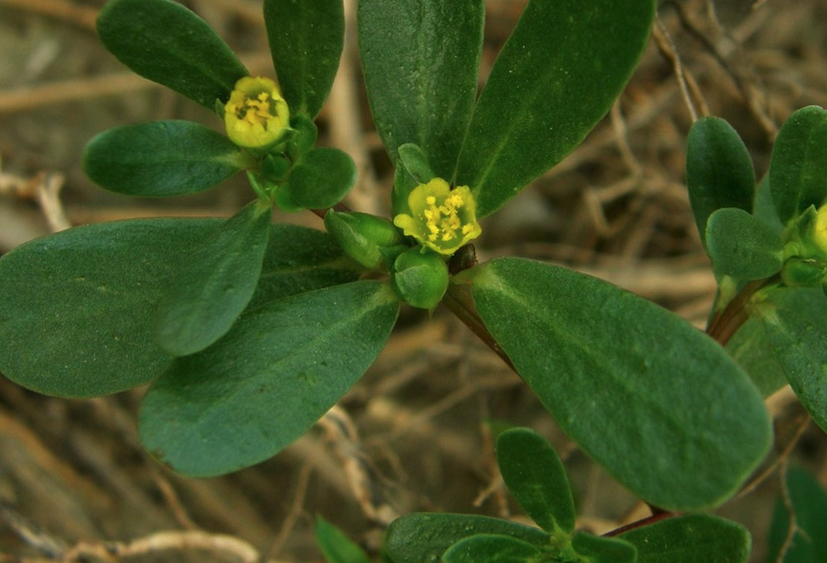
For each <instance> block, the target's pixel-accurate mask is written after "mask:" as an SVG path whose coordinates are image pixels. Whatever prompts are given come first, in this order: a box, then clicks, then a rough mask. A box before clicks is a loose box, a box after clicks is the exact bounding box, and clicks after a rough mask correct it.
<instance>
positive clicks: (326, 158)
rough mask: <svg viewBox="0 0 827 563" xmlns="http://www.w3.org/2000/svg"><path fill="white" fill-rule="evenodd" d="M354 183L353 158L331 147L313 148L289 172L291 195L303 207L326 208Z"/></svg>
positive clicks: (354, 167) (287, 187) (289, 190)
mask: <svg viewBox="0 0 827 563" xmlns="http://www.w3.org/2000/svg"><path fill="white" fill-rule="evenodd" d="M355 183H356V164H354V162H353V159H352V158H350V156H348V155H347V153H344V152H342V151H340V150H339V149H334V148H321V149H313V150H311V151H310V152H308V153H306V154H305V155H304V156H303V157H302V158H301V160H299V162H298V163H297V164H296V165H294V166H293V169H292V170H291V172H290V180H289V183H288V185H286V186H283V187H282V188H281V189H284V190H287V191H288V192H289V194H290V199H292V201H294V202H295V203H296V204H297V205H299V206H301V207H304V208H306V209H325V208H328V207H333V206H334V205H336V204H337V203H339V202H340V201H341V200H342V198H343V197H345V194H347V192H348V191H349V190H350V188H352V187H353V185H354V184H355Z"/></svg>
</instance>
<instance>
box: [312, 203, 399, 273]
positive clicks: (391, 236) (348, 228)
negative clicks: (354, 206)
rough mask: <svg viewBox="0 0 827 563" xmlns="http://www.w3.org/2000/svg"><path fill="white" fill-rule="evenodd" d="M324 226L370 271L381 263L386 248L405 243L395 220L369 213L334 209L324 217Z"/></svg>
mask: <svg viewBox="0 0 827 563" xmlns="http://www.w3.org/2000/svg"><path fill="white" fill-rule="evenodd" d="M324 226H325V228H326V229H327V232H328V233H330V234H331V236H333V238H334V239H336V242H338V243H339V246H341V247H342V250H344V251H345V254H347V255H348V256H350V257H351V258H353V259H354V260H356V261H357V262H358V263H359V264H361V265H362V266H364V267H365V268H368V269H371V270H372V269H374V268H378V267H379V266H380V265H381V264H382V261H383V255H382V249H383V248H387V247H391V246H396V245H398V244H399V243H401V242H402V234H401V233H400V232H399V230H398V229H397V228H396V227H394V226H393V223H391V222H390V221H388V220H387V219H383V218H382V217H377V216H375V215H369V214H367V213H358V212H355V211H351V212H347V213H340V212H337V211H333V210H332V209H331V210H330V211H328V212H327V213H326V214H325V216H324Z"/></svg>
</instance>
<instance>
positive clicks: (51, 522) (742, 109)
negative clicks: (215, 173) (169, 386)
mask: <svg viewBox="0 0 827 563" xmlns="http://www.w3.org/2000/svg"><path fill="white" fill-rule="evenodd" d="M103 3H104V2H103V0H0V157H2V172H0V253H2V252H7V251H9V250H10V249H12V248H13V247H15V246H16V245H18V244H20V243H21V242H23V241H25V240H28V239H30V238H33V237H35V236H39V235H43V234H47V233H49V232H52V231H55V230H58V229H61V228H65V227H67V226H70V225H79V224H84V223H92V222H101V221H109V220H114V219H121V218H127V217H142V216H159V215H174V216H180V215H210V216H229V215H231V214H232V213H234V212H235V211H236V210H237V209H239V208H240V206H242V205H243V204H244V203H246V202H247V201H249V200H251V199H252V198H253V197H254V195H253V193H252V191H251V190H250V189H249V188H248V187H246V186H245V185H244V184H243V183H241V182H236V183H233V182H230V183H228V184H227V185H225V186H223V187H222V188H220V189H217V190H213V191H210V192H207V193H205V194H200V195H196V196H189V197H182V198H174V199H171V200H138V199H134V198H127V197H123V196H120V195H116V194H112V193H109V192H104V191H102V190H101V189H99V188H97V187H96V186H94V185H93V184H92V183H91V182H90V181H89V180H88V179H87V178H85V177H84V175H83V173H82V171H81V169H80V155H81V151H82V149H83V146H84V144H85V143H86V142H87V141H88V140H89V139H90V138H91V137H92V136H93V135H95V134H96V133H98V132H100V131H102V130H104V129H107V128H109V127H113V126H116V125H123V124H128V123H137V122H142V121H148V120H154V119H169V118H176V119H191V120H196V121H202V122H204V123H206V124H211V125H216V120H215V119H214V116H212V115H209V114H208V112H206V111H205V110H204V109H203V108H200V107H199V106H197V105H196V104H194V103H192V102H190V101H188V100H186V99H184V98H182V97H181V96H178V95H177V94H174V93H171V92H169V91H167V90H165V89H163V88H161V87H158V86H156V85H153V84H151V83H148V82H146V81H144V80H143V79H141V78H138V77H135V76H134V75H132V74H131V73H130V72H129V71H128V70H127V69H126V68H124V67H123V66H122V65H120V64H119V63H118V62H117V61H116V60H115V59H114V58H113V57H112V56H110V55H109V54H108V53H106V51H104V49H103V48H102V47H101V46H100V44H99V43H98V41H97V39H96V36H95V34H94V31H93V29H94V18H95V14H96V12H97V10H98V9H99V8H100V6H101V5H102V4H103ZM186 4H187V5H189V6H190V7H192V8H193V9H194V10H195V11H197V12H198V13H199V14H201V15H202V16H203V17H204V18H205V19H207V21H208V22H209V23H210V24H211V25H212V26H214V27H215V28H216V29H217V30H218V32H219V33H220V34H221V35H222V37H224V38H225V39H226V40H227V42H228V43H229V44H230V45H231V46H232V47H233V48H234V49H235V50H236V51H237V52H238V53H240V54H241V55H242V58H243V60H244V62H245V63H246V64H247V66H248V68H249V69H250V70H251V72H252V73H254V74H266V75H267V74H272V67H271V63H270V60H269V52H268V48H267V45H266V40H265V35H264V27H263V19H262V17H261V15H260V2H259V1H257V0H190V1H188V2H186ZM345 4H346V6H347V12H348V14H349V17H350V21H349V23H350V24H354V21H353V19H354V18H353V16H354V13H355V10H354V4H355V0H346V2H345ZM524 5H525V0H489V1H488V2H487V9H488V19H487V27H486V44H485V45H486V48H485V55H484V60H483V65H482V73H481V75H482V80H484V77H485V76H486V74H487V71H488V69H490V66H491V64H492V62H493V60H494V57H495V55H496V53H497V51H498V49H499V48H500V46H501V45H502V43H503V41H504V40H505V38H506V37H507V35H508V33H509V31H510V29H511V28H512V26H513V25H514V22H515V21H516V18H517V17H518V16H519V14H520V12H521V10H522V8H523V6H524ZM352 31H353V29H352V25H351V29H350V30H349V41H348V47H347V50H346V54H345V57H344V60H343V66H342V68H341V70H340V73H339V76H338V78H337V82H336V85H335V86H334V90H333V94H332V95H331V98H330V100H329V102H328V104H327V106H326V108H325V110H324V111H323V113H322V115H321V118H320V122H319V124H320V131H321V137H320V140H321V142H322V143H323V144H327V145H331V146H337V147H339V148H341V149H343V150H345V151H347V152H348V153H349V154H350V155H351V156H352V157H353V158H354V159H355V161H356V162H357V164H358V166H359V168H360V181H359V184H358V186H357V188H356V189H355V190H354V192H353V193H352V194H351V195H350V196H349V197H348V200H346V203H347V204H348V205H349V206H350V207H351V208H353V209H357V210H362V211H370V212H376V213H381V214H387V210H388V193H389V186H390V183H391V172H392V171H391V169H390V164H389V162H388V159H387V156H386V155H385V152H384V149H383V147H382V145H381V143H380V141H379V138H378V136H377V134H376V132H375V130H374V128H373V126H372V124H371V120H370V115H369V113H368V110H367V104H366V99H365V92H364V87H363V84H362V81H361V77H360V74H359V72H360V71H359V63H358V57H357V55H356V50H355V48H356V46H355V36H354V34H353V33H351V32H352ZM809 104H818V105H821V106H827V2H824V0H798V1H796V2H781V1H779V0H766V1H765V0H757V1H755V2H751V1H750V0H718V1H716V2H708V1H706V0H686V1H683V2H667V1H664V2H661V3H660V6H659V19H658V21H657V22H656V27H655V33H654V34H653V38H652V39H651V40H650V44H649V47H648V50H647V52H646V54H645V56H644V58H643V61H642V63H641V65H640V67H639V68H638V70H637V72H636V73H635V75H634V77H633V79H632V80H631V82H630V84H629V85H628V87H627V89H626V91H625V92H624V94H623V95H622V96H621V98H620V100H619V103H618V104H616V105H615V107H614V109H613V111H612V112H611V114H610V115H609V116H607V117H606V118H605V119H604V120H603V122H602V123H601V124H600V125H599V126H598V127H597V128H596V130H595V131H594V132H593V133H592V134H591V135H590V136H589V137H588V139H587V141H586V142H585V143H584V144H583V145H582V146H581V147H580V148H579V149H578V150H576V151H575V152H574V153H573V154H572V155H571V156H569V157H568V159H566V160H565V161H564V162H563V163H562V164H560V165H559V166H557V167H556V168H555V169H554V170H552V171H551V172H550V173H548V174H546V175H545V176H544V177H542V178H541V179H539V180H538V181H537V182H536V183H535V185H533V186H531V187H530V188H528V189H526V190H525V191H524V192H523V193H522V194H521V195H520V196H519V197H517V198H515V199H514V200H513V201H512V202H511V203H510V204H509V205H508V206H507V207H506V208H505V209H504V210H503V211H502V212H500V213H498V214H496V215H495V216H494V217H491V218H490V219H488V220H487V222H486V223H485V224H484V225H483V232H484V234H483V237H482V239H481V240H480V241H479V244H478V245H477V247H478V254H479V255H480V257H481V259H483V260H484V259H487V258H491V257H495V256H502V255H515V256H525V257H531V258H536V259H542V260H548V261H552V262H555V263H559V264H564V265H567V266H570V267H572V268H575V269H578V270H580V271H584V272H588V273H591V274H594V275H597V276H600V277H603V278H605V279H608V280H609V281H612V282H613V283H616V284H618V285H620V286H622V287H625V288H628V289H630V290H632V291H634V292H636V293H639V294H641V295H643V296H645V297H647V298H649V299H652V300H654V301H656V302H658V303H660V304H662V305H664V306H666V307H668V308H670V309H671V310H673V311H675V312H677V313H678V314H680V315H682V316H683V317H685V318H687V319H688V320H689V321H691V322H693V323H694V324H696V325H698V326H702V325H703V323H704V320H705V318H706V315H707V313H708V311H709V307H710V304H711V302H712V299H713V296H714V292H715V283H714V280H713V278H712V275H711V273H710V268H709V263H708V261H707V259H706V258H705V256H704V254H703V252H702V249H701V246H700V243H699V240H698V236H697V234H696V233H695V230H694V229H695V227H694V221H693V219H692V214H691V210H690V208H689V204H688V199H687V195H686V189H685V187H684V172H683V163H684V158H685V149H684V147H685V140H686V135H687V131H688V129H689V127H690V125H691V123H692V120H693V118H694V117H695V116H697V115H704V114H711V115H717V116H721V117H724V118H725V119H727V120H728V121H729V122H730V123H732V124H733V126H734V127H735V128H736V129H737V130H738V131H739V132H740V134H741V135H742V137H743V138H744V140H745V142H746V144H747V146H748V148H749V150H750V152H751V154H752V156H753V159H754V162H755V168H756V173H757V175H758V176H759V177H760V176H761V175H763V174H764V173H765V172H766V169H767V165H768V162H769V156H770V150H771V147H772V141H773V138H774V136H775V135H776V133H777V131H778V128H779V126H780V125H781V123H783V121H784V120H785V119H786V118H787V116H788V115H789V114H790V113H791V112H792V111H794V110H795V109H797V108H800V107H803V106H805V105H809ZM61 188H62V189H61ZM276 220H279V221H289V222H294V223H300V224H303V225H307V226H312V227H315V228H321V227H322V225H321V223H320V221H319V220H318V218H316V217H315V216H314V215H312V214H310V213H306V214H300V215H288V216H283V217H282V216H278V217H276ZM0 283H2V280H0ZM0 345H2V344H0ZM44 345H47V343H44ZM142 392H143V390H136V391H133V392H129V393H123V394H119V395H116V396H111V397H106V398H100V399H92V400H64V399H53V398H48V397H43V396H40V395H37V394H34V393H31V392H28V391H26V390H24V389H22V388H20V387H18V386H16V385H14V384H12V383H10V382H9V381H7V380H5V379H2V378H0V563H5V562H12V561H31V562H34V561H51V560H63V561H67V562H68V561H81V560H82V561H107V560H124V561H126V560H128V561H130V562H131V561H134V562H141V563H144V562H156V561H157V562H162V561H193V562H207V563H209V562H218V561H228V562H229V561H250V562H252V561H283V562H288V561H289V562H304V561H320V560H321V556H320V553H319V551H318V550H317V548H316V547H315V543H314V538H313V534H312V530H313V521H314V517H315V516H316V515H321V516H324V517H325V518H326V519H327V520H329V521H331V522H332V523H334V524H335V525H337V526H339V527H341V528H342V529H343V530H345V531H346V532H347V533H348V535H349V536H350V537H351V538H353V539H355V540H357V541H359V542H360V543H361V544H362V545H363V546H364V547H365V548H366V549H368V550H372V551H374V552H375V550H376V549H377V546H378V545H379V540H380V536H381V531H382V529H383V526H384V525H385V524H387V522H388V521H390V520H391V519H393V518H394V517H396V516H398V515H402V514H406V513H409V512H411V511H415V510H430V511H452V512H470V513H481V514H492V515H499V516H508V515H514V514H513V513H514V512H518V511H517V510H516V509H515V507H514V506H513V504H510V503H509V500H508V498H507V497H506V496H505V494H504V491H503V489H502V484H501V482H500V480H499V479H498V476H497V474H496V465H495V463H494V459H493V456H492V448H491V443H490V436H489V434H488V432H487V430H486V424H485V423H486V421H488V420H490V419H502V420H506V421H508V422H510V423H515V424H522V425H527V426H530V427H532V428H534V429H536V430H538V431H540V432H542V433H543V434H545V435H546V436H548V437H549V438H550V439H552V441H553V443H554V445H555V446H556V447H557V448H558V451H559V452H560V453H561V455H563V456H564V458H565V460H566V464H567V467H568V469H569V472H570V475H571V479H572V481H573V484H574V487H575V490H576V497H577V504H578V511H579V514H580V521H579V525H580V526H582V527H584V528H588V529H590V530H593V531H595V532H603V531H606V530H609V529H612V528H615V527H617V526H619V525H621V524H623V523H626V522H629V521H632V520H635V519H638V518H640V517H642V516H645V515H646V514H647V512H646V508H645V507H644V506H641V505H640V504H639V503H638V502H637V501H636V499H635V498H634V497H633V496H632V495H631V494H629V493H628V492H626V491H625V490H624V489H623V488H622V487H620V486H619V485H618V484H617V483H615V482H614V481H613V480H612V479H611V478H610V477H609V476H607V475H606V474H605V473H604V472H603V470H601V469H600V468H599V467H598V466H596V465H595V464H594V463H592V462H591V461H590V460H588V458H586V457H585V455H584V454H582V453H581V452H579V451H578V450H577V448H576V447H575V446H574V445H573V444H572V443H571V442H570V441H568V440H567V438H566V437H565V436H564V435H562V434H561V433H560V431H559V430H558V429H557V428H556V427H555V425H554V422H553V420H551V418H550V416H549V415H548V414H547V413H546V412H545V411H544V410H543V409H542V408H541V407H540V405H539V404H538V402H537V401H536V399H535V398H534V397H533V396H532V394H531V393H530V392H529V391H528V389H527V388H526V387H525V386H524V385H523V384H522V383H521V381H520V380H519V378H518V377H517V376H516V375H514V374H513V373H512V372H510V371H509V370H508V368H507V367H506V366H505V365H504V364H503V363H502V362H501V361H500V360H499V358H498V357H497V356H496V355H495V354H494V353H492V352H491V351H490V350H488V349H487V348H485V347H484V345H483V344H482V343H481V342H479V341H478V340H477V339H476V337H474V336H473V335H472V334H471V333H470V332H469V331H468V330H467V329H466V328H465V327H464V326H463V325H462V324H461V323H459V322H458V321H457V320H456V319H454V318H453V317H452V316H451V315H450V313H449V312H447V311H445V310H438V311H437V312H436V313H435V314H434V316H433V318H431V319H428V317H427V315H424V314H420V313H418V312H414V311H411V310H404V311H403V313H402V319H401V322H400V324H399V327H398V328H397V329H396V331H395V333H394V335H393V337H392V339H391V342H390V345H389V346H388V348H387V349H386V350H385V351H384V352H383V353H382V355H381V356H380V358H379V360H378V361H377V362H376V364H375V365H374V366H373V367H372V368H371V369H370V371H369V372H368V373H367V374H366V375H365V377H364V378H363V379H362V380H361V381H360V382H359V384H358V385H357V386H356V387H355V389H353V390H352V392H350V393H349V394H348V395H347V396H346V397H345V399H344V400H343V401H342V402H341V403H340V405H339V406H338V407H337V409H336V410H334V411H333V412H332V413H331V414H330V415H329V416H328V417H327V418H326V419H325V420H324V421H323V423H322V424H319V425H318V427H317V428H316V429H314V430H313V431H312V432H310V433H309V434H308V435H306V436H305V437H304V438H302V439H301V440H299V441H298V442H297V443H296V444H294V445H293V446H291V447H289V448H287V449H286V450H285V451H284V452H282V453H281V454H280V455H278V456H277V457H275V458H273V459H271V460H269V461H267V462H265V463H262V464H260V465H258V466H256V467H253V468H250V469H247V470H244V471H240V472H238V473H236V474H233V475H228V476H226V477H222V478H215V479H202V480H194V479H185V478H182V477H180V476H177V475H175V474H173V473H171V472H170V471H168V470H166V469H164V468H162V467H160V466H159V465H157V464H156V463H154V462H153V461H152V460H151V459H149V457H148V456H147V455H146V454H145V453H144V452H143V450H142V449H141V447H140V445H139V443H138V439H137V434H136V431H135V418H136V413H137V408H138V405H139V400H140V396H141V394H142ZM770 405H771V408H772V411H773V413H774V415H775V417H776V429H777V436H778V437H777V444H776V449H775V454H773V455H772V456H771V459H770V460H769V461H768V463H767V465H766V466H765V468H764V469H765V470H766V471H764V472H763V474H762V475H759V476H758V477H757V479H756V482H755V483H754V487H751V488H750V490H748V491H746V492H745V494H743V495H741V496H739V497H738V498H737V499H736V500H733V501H731V502H730V503H728V504H727V505H725V506H724V507H722V509H721V510H720V511H719V512H720V513H721V514H723V515H725V516H727V517H730V518H733V519H735V520H737V521H739V522H742V523H744V524H745V525H747V526H748V528H749V529H750V530H751V532H752V533H753V536H754V550H753V559H752V560H753V561H756V562H758V561H764V560H765V555H764V552H765V538H766V528H767V525H768V522H769V518H770V514H771V511H772V507H773V505H774V503H775V500H776V498H777V495H778V479H777V467H778V466H779V463H778V462H779V460H786V459H787V458H788V457H789V458H790V459H792V460H793V461H794V462H796V463H799V464H802V465H804V466H805V467H807V468H809V469H810V470H811V471H813V472H814V474H815V475H817V476H818V477H819V479H820V480H821V482H822V484H824V485H827V440H825V436H824V434H823V433H822V432H821V431H820V430H819V429H818V428H816V427H815V426H814V425H813V424H812V423H809V424H808V423H807V419H806V417H805V416H803V415H802V410H801V408H800V407H799V406H798V405H797V402H796V401H795V400H794V399H793V398H791V396H790V395H789V393H785V392H781V393H780V394H779V395H778V396H776V397H773V398H772V399H771V401H770ZM610 435H611V429H607V437H610ZM629 455H634V452H630V453H629ZM514 517H515V518H521V516H519V515H514ZM170 545H178V546H179V547H183V549H166V547H169V546H170ZM75 556H78V557H79V558H78V559H74V557H75ZM81 556H82V558H81Z"/></svg>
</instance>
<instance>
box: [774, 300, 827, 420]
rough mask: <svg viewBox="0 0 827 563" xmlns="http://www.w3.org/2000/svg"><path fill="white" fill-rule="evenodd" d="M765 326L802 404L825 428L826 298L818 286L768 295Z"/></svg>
mask: <svg viewBox="0 0 827 563" xmlns="http://www.w3.org/2000/svg"><path fill="white" fill-rule="evenodd" d="M770 301H771V303H772V304H773V305H775V307H773V308H771V309H765V310H764V315H763V317H762V318H763V321H764V327H765V329H766V331H767V336H768V338H769V340H770V343H771V344H772V349H773V351H774V352H775V356H776V358H778V362H779V363H780V364H781V367H782V368H783V369H784V374H785V375H786V376H787V381H789V383H790V387H792V389H793V391H794V392H795V394H796V395H797V396H798V399H799V400H800V401H801V404H802V405H804V407H805V408H806V409H807V410H808V411H809V413H810V414H811V415H812V416H813V420H814V421H815V423H816V424H818V425H819V426H820V427H821V428H822V430H824V431H827V371H825V369H824V366H825V365H827V329H825V328H824V319H825V318H827V297H825V296H824V293H823V292H822V290H821V288H816V289H795V290H791V289H785V290H782V291H778V292H776V293H775V294H774V295H772V297H771V298H770Z"/></svg>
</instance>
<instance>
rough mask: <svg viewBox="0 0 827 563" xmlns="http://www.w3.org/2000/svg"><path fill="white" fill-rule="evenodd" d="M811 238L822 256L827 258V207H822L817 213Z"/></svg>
mask: <svg viewBox="0 0 827 563" xmlns="http://www.w3.org/2000/svg"><path fill="white" fill-rule="evenodd" d="M810 236H811V238H812V241H813V243H814V244H815V245H816V246H817V247H818V249H819V250H820V251H821V252H822V254H823V255H825V256H827V205H822V206H821V207H820V208H819V209H818V211H817V212H816V218H815V221H814V222H813V226H812V232H811V235H810Z"/></svg>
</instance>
